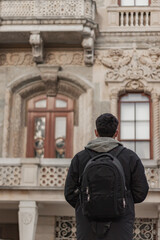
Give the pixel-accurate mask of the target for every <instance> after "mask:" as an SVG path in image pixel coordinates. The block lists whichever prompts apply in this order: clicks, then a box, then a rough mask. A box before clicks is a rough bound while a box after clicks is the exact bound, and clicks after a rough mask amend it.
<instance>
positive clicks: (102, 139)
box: [65, 113, 148, 240]
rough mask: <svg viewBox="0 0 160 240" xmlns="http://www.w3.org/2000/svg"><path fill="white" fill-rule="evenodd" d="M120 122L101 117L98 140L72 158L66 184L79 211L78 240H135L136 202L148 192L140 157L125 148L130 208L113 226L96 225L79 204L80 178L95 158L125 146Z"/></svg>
mask: <svg viewBox="0 0 160 240" xmlns="http://www.w3.org/2000/svg"><path fill="white" fill-rule="evenodd" d="M117 128H118V120H117V119H116V118H115V117H114V116H113V115H112V114H110V113H105V114H102V115H100V116H99V117H98V118H97V120H96V130H95V135H96V137H97V138H96V139H94V140H92V141H91V142H89V143H88V145H87V146H86V147H85V149H84V150H83V151H81V152H79V153H77V154H76V155H75V156H74V158H73V159H72V162H71V165H70V168H69V171H68V175H67V178H66V184H65V198H66V200H67V202H68V203H69V204H70V205H71V206H72V207H74V208H75V211H76V222H77V240H99V239H102V240H132V238H133V225H134V217H135V212H134V203H140V202H142V201H143V200H144V199H145V198H146V196H147V193H148V183H147V180H146V177H145V173H144V167H143V165H142V162H141V160H140V159H139V157H138V156H137V155H136V154H135V153H134V152H133V151H131V150H129V149H127V148H124V149H123V150H122V151H121V152H120V154H119V155H118V157H117V158H118V160H119V161H120V163H121V165H122V167H123V170H124V174H125V181H126V187H127V190H128V195H127V207H126V212H125V215H124V216H123V217H120V218H117V219H113V220H112V221H111V223H109V224H108V223H105V222H95V221H92V220H90V219H88V218H87V217H86V216H84V215H83V213H82V207H81V205H80V201H79V194H78V192H79V191H78V189H79V187H80V186H79V178H80V177H81V175H82V173H83V170H84V168H85V166H86V164H87V162H88V161H89V160H90V159H91V157H92V155H93V154H94V155H95V156H96V155H98V154H100V153H106V152H109V153H110V154H112V155H114V154H115V153H116V151H117V150H118V148H119V147H120V146H122V144H121V143H120V142H118V141H117V140H115V138H116V137H117V135H118V130H117Z"/></svg>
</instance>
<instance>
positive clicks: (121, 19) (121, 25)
mask: <svg viewBox="0 0 160 240" xmlns="http://www.w3.org/2000/svg"><path fill="white" fill-rule="evenodd" d="M123 15H124V13H123V12H121V27H123V26H124V25H123V18H124V16H123Z"/></svg>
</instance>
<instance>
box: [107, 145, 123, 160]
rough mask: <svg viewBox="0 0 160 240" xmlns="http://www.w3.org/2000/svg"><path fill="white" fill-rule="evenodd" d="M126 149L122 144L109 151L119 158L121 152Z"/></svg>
mask: <svg viewBox="0 0 160 240" xmlns="http://www.w3.org/2000/svg"><path fill="white" fill-rule="evenodd" d="M124 149H125V147H123V146H122V145H120V146H118V147H115V148H114V149H112V150H111V151H109V152H108V153H110V154H111V155H112V156H114V157H116V158H118V156H119V154H120V153H121V152H122V151H123V150H124Z"/></svg>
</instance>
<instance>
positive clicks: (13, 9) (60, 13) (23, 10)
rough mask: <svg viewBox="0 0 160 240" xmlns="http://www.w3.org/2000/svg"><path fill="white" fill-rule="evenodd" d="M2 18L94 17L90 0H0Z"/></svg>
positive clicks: (91, 18)
mask: <svg viewBox="0 0 160 240" xmlns="http://www.w3.org/2000/svg"><path fill="white" fill-rule="evenodd" d="M0 18H2V19H11V20H12V19H18V20H19V19H26V20H27V19H35V20H36V19H50V18H51V19H54V18H56V19H57V18H68V19H73V18H74V19H79V18H87V19H90V20H94V18H95V2H94V1H92V0H45V1H43V0H21V1H19V0H0Z"/></svg>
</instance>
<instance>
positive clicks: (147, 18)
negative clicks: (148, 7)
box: [146, 12, 149, 27]
mask: <svg viewBox="0 0 160 240" xmlns="http://www.w3.org/2000/svg"><path fill="white" fill-rule="evenodd" d="M146 26H147V27H148V26H149V12H146Z"/></svg>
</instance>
